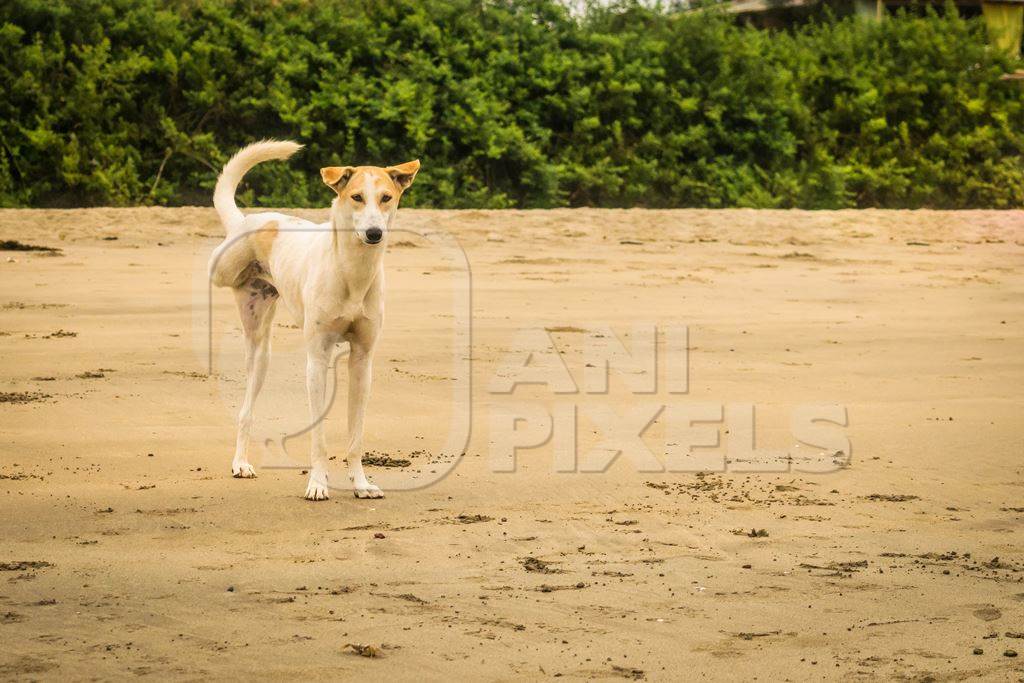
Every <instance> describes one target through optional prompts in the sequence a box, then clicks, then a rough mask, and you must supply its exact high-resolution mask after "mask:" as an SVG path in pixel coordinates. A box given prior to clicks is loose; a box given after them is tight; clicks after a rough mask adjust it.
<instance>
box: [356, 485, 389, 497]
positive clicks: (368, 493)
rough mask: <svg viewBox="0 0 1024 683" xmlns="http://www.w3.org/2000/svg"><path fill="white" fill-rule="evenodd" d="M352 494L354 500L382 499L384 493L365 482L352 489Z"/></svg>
mask: <svg viewBox="0 0 1024 683" xmlns="http://www.w3.org/2000/svg"><path fill="white" fill-rule="evenodd" d="M352 493H354V494H355V496H356V498H383V497H384V492H383V491H381V490H380V487H379V486H376V485H374V484H371V483H370V482H366V483H364V484H361V485H357V486H356V487H355V488H354V489H352Z"/></svg>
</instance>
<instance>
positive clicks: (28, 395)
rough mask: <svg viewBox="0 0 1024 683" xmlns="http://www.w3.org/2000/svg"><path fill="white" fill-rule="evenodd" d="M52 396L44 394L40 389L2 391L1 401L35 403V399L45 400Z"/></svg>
mask: <svg viewBox="0 0 1024 683" xmlns="http://www.w3.org/2000/svg"><path fill="white" fill-rule="evenodd" d="M48 398H50V395H49V394H44V393H42V392H39V391H0V403H14V404H16V405H20V404H23V403H33V402H35V401H45V400H46V399H48Z"/></svg>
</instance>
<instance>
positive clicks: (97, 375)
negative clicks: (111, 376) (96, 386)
mask: <svg viewBox="0 0 1024 683" xmlns="http://www.w3.org/2000/svg"><path fill="white" fill-rule="evenodd" d="M75 377H77V378H78V379H103V378H104V377H106V375H104V374H103V373H102V372H93V371H92V370H86V371H85V372H80V373H78V374H77V375H75Z"/></svg>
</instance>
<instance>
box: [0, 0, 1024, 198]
mask: <svg viewBox="0 0 1024 683" xmlns="http://www.w3.org/2000/svg"><path fill="white" fill-rule="evenodd" d="M1013 66H1014V65H1013V64H1010V63H1009V62H1008V60H1007V59H1006V58H1004V57H1002V56H1001V55H1000V54H998V53H997V52H995V51H994V50H993V49H991V48H990V47H989V46H988V45H987V43H986V39H985V34H984V26H983V25H982V23H981V22H980V20H963V19H961V18H959V17H958V16H957V14H956V12H955V11H954V10H952V9H951V8H947V11H945V12H943V13H935V12H929V13H927V14H926V15H925V16H911V15H909V14H906V15H905V14H900V15H898V16H894V17H889V18H887V19H886V20H885V21H882V22H869V21H864V20H859V19H857V18H854V17H849V18H845V19H840V20H836V19H831V18H827V19H824V20H817V21H814V22H811V23H805V24H803V25H799V26H795V27H793V28H791V29H788V30H785V31H775V32H768V31H760V30H756V29H754V28H750V27H747V26H740V25H737V23H736V22H735V21H733V20H732V19H731V18H729V17H725V16H722V15H719V14H717V13H715V12H698V13H689V14H685V13H678V12H671V11H667V10H665V9H658V8H655V9H647V8H644V7H641V6H639V5H635V4H631V3H626V4H621V5H615V6H612V7H602V6H599V5H596V4H595V5H591V6H589V7H588V8H587V9H586V11H585V12H584V13H583V14H582V15H579V16H574V15H572V14H570V13H569V12H568V11H567V10H566V9H565V8H564V6H563V5H562V4H561V3H559V2H557V0H451V1H449V2H435V1H433V0H388V2H379V1H377V0H317V1H316V2H309V1H308V0H234V1H228V0H210V1H202V0H162V1H161V0H113V1H111V0H9V2H5V3H3V4H2V5H0V92H2V93H3V95H4V96H3V97H0V206H83V205H97V204H112V205H126V204H136V203H143V204H169V205H175V204H208V203H209V202H210V192H211V190H212V187H213V183H214V181H215V179H216V175H217V173H218V171H219V169H220V166H221V164H223V162H224V161H226V159H227V157H228V156H230V154H231V153H232V152H233V151H234V150H235V149H237V148H238V147H240V146H242V145H243V144H245V143H247V142H250V141H252V140H255V139H258V138H263V137H287V138H294V139H298V140H300V141H302V142H304V143H306V144H307V145H308V146H307V149H306V150H304V151H303V153H302V154H301V155H300V156H298V157H296V159H295V160H293V161H292V162H290V163H288V164H265V165H263V166H260V167H258V168H257V169H256V170H254V171H253V173H252V174H251V176H250V177H247V182H246V184H245V187H244V188H243V192H242V194H241V195H240V197H241V199H242V200H243V201H247V202H253V201H254V200H255V199H256V198H258V199H259V202H260V203H261V204H263V205H297V206H301V205H307V206H317V205H323V204H324V203H325V202H326V201H327V199H328V197H329V196H330V195H329V192H328V191H327V190H326V188H324V187H323V186H322V185H321V184H320V180H319V174H318V173H317V170H318V168H319V167H320V166H327V165H334V164H362V163H367V164H378V165H383V164H391V163H399V162H403V161H407V160H409V159H413V158H420V159H421V160H422V162H423V169H424V170H423V172H422V173H421V174H420V176H419V178H418V180H417V187H416V189H415V191H414V192H412V193H410V196H409V197H408V198H407V200H406V205H420V206H445V207H452V208H459V207H523V208H534V207H551V206H566V205H568V206H580V205H590V206H610V207H616V206H634V205H640V206H651V207H679V206H708V207H724V206H747V207H805V208H836V207H845V206H862V207H867V206H878V207H920V206H931V207H943V208H946V207H948V208H964V207H1010V206H1020V205H1021V204H1022V203H1024V164H1022V157H1024V102H1022V97H1021V92H1020V90H1019V88H1018V87H1017V86H1015V85H1013V84H1010V83H1007V82H1001V81H1000V80H999V76H1000V75H1001V74H1002V73H1004V72H1006V71H1007V70H1009V69H1011V68H1012V67H1013Z"/></svg>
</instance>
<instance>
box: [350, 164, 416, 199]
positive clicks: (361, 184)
mask: <svg viewBox="0 0 1024 683" xmlns="http://www.w3.org/2000/svg"><path fill="white" fill-rule="evenodd" d="M371 177H372V178H375V179H376V180H378V181H379V183H378V186H380V187H381V188H382V189H385V188H386V189H385V191H386V192H390V193H391V194H392V195H395V196H397V195H400V194H401V193H402V189H401V188H400V187H398V186H397V185H395V181H394V180H392V179H391V176H390V175H388V172H387V171H385V170H384V169H383V168H381V167H380V166H356V170H355V173H353V174H352V178H351V179H350V180H349V181H348V184H346V185H345V189H344V190H343V191H342V192H341V196H342V197H345V198H348V197H351V196H352V195H354V194H360V193H363V192H365V191H366V181H367V179H369V178H371Z"/></svg>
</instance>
